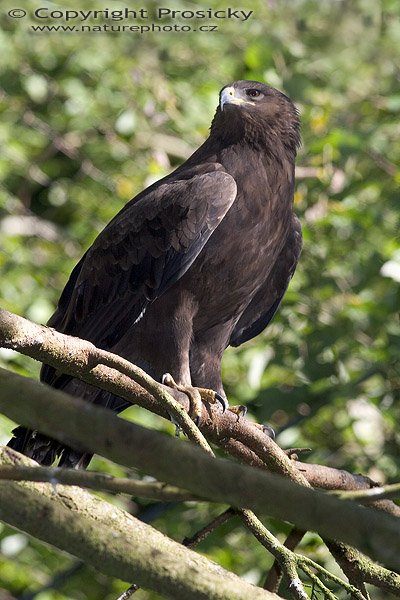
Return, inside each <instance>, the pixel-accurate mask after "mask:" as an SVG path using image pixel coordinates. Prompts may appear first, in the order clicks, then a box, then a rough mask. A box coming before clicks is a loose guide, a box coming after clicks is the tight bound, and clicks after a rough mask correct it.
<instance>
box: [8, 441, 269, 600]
mask: <svg viewBox="0 0 400 600" xmlns="http://www.w3.org/2000/svg"><path fill="white" fill-rule="evenodd" d="M0 463H2V464H5V463H8V464H10V463H11V464H14V465H15V464H21V463H22V464H24V465H32V466H33V465H34V464H35V463H34V461H32V460H30V459H28V458H26V457H22V456H21V455H19V454H18V453H16V452H14V451H12V450H11V449H9V448H4V449H2V450H1V451H0ZM0 516H1V518H2V519H3V520H4V521H6V522H7V523H9V524H10V525H12V526H14V527H17V528H20V529H22V530H24V531H26V532H27V533H29V534H31V535H34V536H35V537H37V538H39V539H41V540H43V541H45V542H48V543H50V544H52V545H54V546H56V547H58V548H60V549H62V550H65V551H67V552H70V553H71V554H73V555H74V556H77V557H78V558H80V559H81V560H83V561H85V562H86V563H88V564H91V565H92V566H94V567H95V568H96V569H98V570H99V571H101V572H102V573H105V574H106V575H110V576H112V577H119V578H120V579H122V580H124V581H129V580H132V579H134V580H135V581H137V583H138V584H139V585H141V586H144V587H147V588H150V589H153V590H156V591H157V592H159V593H161V594H164V595H166V596H168V597H171V598H176V599H182V600H201V599H203V600H206V599H215V600H233V599H236V600H241V599H247V600H253V598H254V599H255V598H257V599H260V600H261V599H263V600H264V599H265V600H268V599H271V600H272V599H277V598H278V596H276V595H275V594H272V593H271V592H267V591H265V590H261V589H260V588H256V587H254V586H252V585H250V584H248V583H246V582H245V581H243V580H241V579H240V578H239V577H237V576H236V575H233V574H232V573H229V572H228V571H225V569H223V568H222V567H220V566H219V565H216V564H215V563H212V562H211V561H209V560H208V559H206V558H204V557H203V556H200V555H198V554H196V553H195V552H193V551H191V550H189V549H187V548H185V547H184V546H182V545H181V544H178V543H176V542H174V541H172V540H170V539H169V538H167V537H166V536H165V535H163V534H162V533H160V532H158V531H156V530H155V529H154V528H153V527H151V526H149V525H146V524H144V523H142V522H141V521H138V520H137V519H135V518H134V517H132V516H131V515H129V514H128V513H126V512H124V511H121V510H119V509H118V508H116V507H115V506H112V505H111V504H109V503H107V502H105V501H104V500H100V499H99V498H96V497H94V496H91V495H90V494H88V493H87V492H85V491H83V490H81V489H80V488H65V487H64V486H61V485H57V488H56V490H55V491H54V487H53V486H51V485H50V484H38V483H23V484H21V483H9V482H0Z"/></svg>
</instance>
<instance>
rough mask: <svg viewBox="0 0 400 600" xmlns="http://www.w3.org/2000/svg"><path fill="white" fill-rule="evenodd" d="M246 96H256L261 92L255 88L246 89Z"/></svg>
mask: <svg viewBox="0 0 400 600" xmlns="http://www.w3.org/2000/svg"><path fill="white" fill-rule="evenodd" d="M246 96H249V97H250V98H258V96H261V92H259V91H258V90H255V89H250V90H246Z"/></svg>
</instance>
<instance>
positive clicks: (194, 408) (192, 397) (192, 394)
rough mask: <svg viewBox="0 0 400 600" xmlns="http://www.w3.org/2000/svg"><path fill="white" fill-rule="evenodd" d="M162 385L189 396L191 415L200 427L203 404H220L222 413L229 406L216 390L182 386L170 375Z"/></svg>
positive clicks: (164, 377)
mask: <svg viewBox="0 0 400 600" xmlns="http://www.w3.org/2000/svg"><path fill="white" fill-rule="evenodd" d="M162 383H163V384H164V385H167V386H168V387H171V388H173V389H175V390H179V391H180V392H183V393H184V394H186V395H187V396H188V398H189V401H190V412H189V414H190V416H191V418H192V419H193V421H194V422H195V423H196V425H199V423H200V420H201V413H202V410H203V402H204V403H206V404H207V403H208V404H215V403H216V402H219V403H220V404H221V406H222V412H225V410H226V409H227V408H228V406H229V405H228V402H227V400H226V398H223V397H222V396H221V394H218V392H214V390H210V389H208V388H200V387H194V386H192V385H182V384H179V383H176V382H175V380H174V378H173V377H172V375H170V373H165V375H163V377H162Z"/></svg>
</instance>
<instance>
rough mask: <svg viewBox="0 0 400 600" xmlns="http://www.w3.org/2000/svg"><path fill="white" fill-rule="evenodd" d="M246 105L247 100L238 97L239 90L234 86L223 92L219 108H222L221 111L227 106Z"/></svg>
mask: <svg viewBox="0 0 400 600" xmlns="http://www.w3.org/2000/svg"><path fill="white" fill-rule="evenodd" d="M244 103H245V100H243V99H242V98H240V97H239V96H238V95H237V90H236V89H235V88H234V87H233V86H231V85H229V86H227V87H226V88H224V89H223V90H222V92H221V97H220V102H219V106H220V109H221V110H224V106H225V104H244Z"/></svg>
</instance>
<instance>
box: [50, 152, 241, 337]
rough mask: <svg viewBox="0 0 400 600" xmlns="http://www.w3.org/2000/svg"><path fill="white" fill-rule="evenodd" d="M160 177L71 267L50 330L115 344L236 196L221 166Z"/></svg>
mask: <svg viewBox="0 0 400 600" xmlns="http://www.w3.org/2000/svg"><path fill="white" fill-rule="evenodd" d="M199 171H200V169H199V168H196V169H194V170H188V172H187V173H182V172H180V173H179V176H180V177H181V178H180V179H178V180H176V179H168V178H166V179H165V180H162V181H161V182H160V183H159V184H158V185H157V184H156V185H155V186H152V187H151V188H149V189H148V190H146V191H145V192H144V193H142V194H140V195H139V196H138V197H137V198H136V199H134V200H131V202H130V203H128V204H127V205H126V206H125V207H124V208H123V209H122V211H121V212H120V213H119V214H118V215H116V217H114V219H113V220H112V221H111V222H110V223H109V225H108V226H107V227H106V228H105V229H104V230H103V231H102V232H101V233H100V234H99V236H98V237H97V239H96V240H95V242H94V244H93V245H92V247H91V248H89V250H88V251H87V252H86V254H85V255H84V257H83V258H82V259H81V261H80V262H79V263H78V265H77V266H76V267H75V269H74V270H73V272H72V274H71V277H70V279H69V281H68V283H67V285H66V287H65V289H64V291H63V293H62V295H61V298H60V301H59V304H58V307H57V310H56V312H55V313H54V315H53V316H52V317H51V319H50V320H49V323H48V324H49V325H50V326H51V327H54V328H55V329H57V330H59V331H62V332H64V333H68V334H71V335H78V334H79V337H81V338H84V339H87V340H89V341H91V342H93V343H94V344H96V345H98V346H100V347H102V348H105V349H107V348H110V347H111V346H113V345H114V344H115V343H116V342H117V341H118V340H119V339H120V338H121V337H122V335H123V334H124V333H126V330H127V328H128V327H130V326H132V325H133V324H134V322H135V321H136V320H138V319H139V318H140V316H141V315H142V314H143V311H144V310H145V309H146V306H147V305H148V304H149V303H150V302H152V301H153V300H155V299H156V298H158V297H159V296H160V295H161V294H162V293H163V292H165V290H167V289H168V288H169V287H170V286H171V285H173V284H174V283H175V282H176V281H177V280H178V279H179V278H180V277H182V276H183V275H184V274H185V272H186V271H187V270H188V269H189V267H190V266H191V265H192V263H193V262H194V260H195V259H196V257H197V256H198V255H199V253H200V252H201V251H202V249H203V248H204V246H205V244H206V243H207V241H208V239H209V238H210V236H211V234H212V233H213V231H214V230H215V229H216V227H218V225H219V223H220V222H221V221H222V219H223V218H224V216H225V214H226V213H227V211H228V210H229V208H230V207H231V205H232V203H233V201H234V200H235V197H236V183H235V180H234V179H233V177H231V175H229V174H228V173H226V172H225V171H224V170H223V168H222V166H221V165H218V164H211V165H204V166H203V168H202V169H201V171H203V172H201V171H200V172H199Z"/></svg>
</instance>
